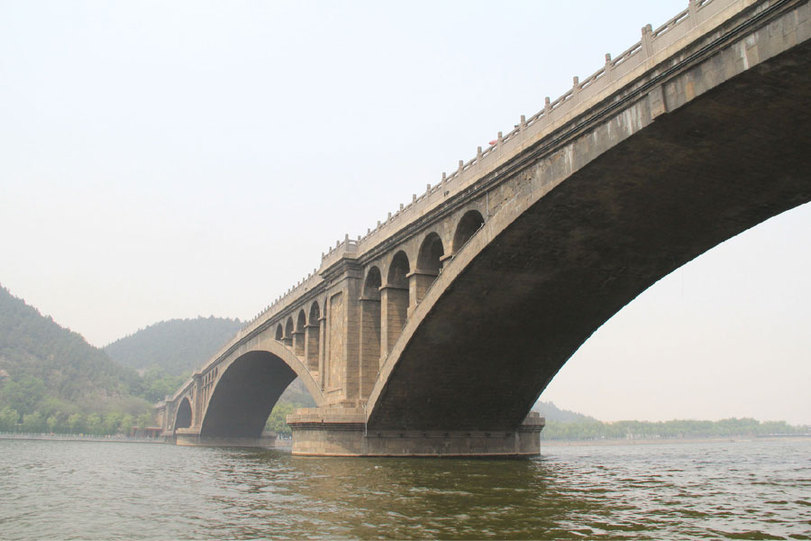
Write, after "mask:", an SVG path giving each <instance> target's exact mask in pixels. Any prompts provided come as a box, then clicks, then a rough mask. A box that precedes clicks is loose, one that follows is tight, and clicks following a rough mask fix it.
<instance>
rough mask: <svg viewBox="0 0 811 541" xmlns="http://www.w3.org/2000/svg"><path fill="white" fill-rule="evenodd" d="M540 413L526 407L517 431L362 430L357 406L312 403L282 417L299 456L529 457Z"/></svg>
mask: <svg viewBox="0 0 811 541" xmlns="http://www.w3.org/2000/svg"><path fill="white" fill-rule="evenodd" d="M544 423H545V421H544V418H543V417H541V416H540V415H539V414H538V413H536V412H531V413H530V414H529V415H528V416H527V418H526V419H525V420H524V422H523V423H522V424H521V425H520V426H519V427H518V429H517V430H503V431H495V430H494V431H488V432H485V431H471V430H460V431H414V430H404V431H398V430H387V431H376V430H367V427H366V424H365V413H364V412H363V411H362V410H359V409H337V408H312V409H302V410H297V411H296V412H295V413H293V414H292V415H289V416H288V417H287V424H288V425H290V428H291V429H292V430H293V451H292V452H293V454H294V455H298V456H343V457H364V456H392V457H395V456H401V457H409V456H410V457H529V456H537V455H539V454H540V452H541V430H543V427H544Z"/></svg>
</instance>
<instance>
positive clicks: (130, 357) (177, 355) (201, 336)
mask: <svg viewBox="0 0 811 541" xmlns="http://www.w3.org/2000/svg"><path fill="white" fill-rule="evenodd" d="M242 325H243V324H242V322H241V321H240V320H239V319H228V318H218V317H213V316H211V317H207V318H205V317H198V318H195V319H171V320H168V321H161V322H160V323H155V324H153V325H150V326H148V327H146V328H145V329H141V330H139V331H137V332H135V333H133V334H131V335H129V336H126V337H124V338H121V339H119V340H116V341H115V342H113V343H111V344H109V345H107V346H105V347H104V351H105V352H106V353H107V354H108V355H109V356H110V357H111V358H112V359H114V360H115V361H117V362H119V363H120V364H122V365H123V366H127V367H130V368H133V369H135V370H138V371H143V370H146V369H148V368H150V367H159V368H160V369H162V370H163V371H164V372H165V373H166V374H167V375H171V376H179V375H181V374H184V373H187V372H190V371H194V370H196V369H198V368H200V367H202V366H203V364H204V363H205V362H206V361H207V360H208V359H209V358H211V356H212V355H214V354H215V353H216V352H217V351H218V350H219V349H220V348H221V347H222V346H224V345H225V344H226V343H227V342H228V341H229V340H230V339H231V338H232V337H233V336H234V335H235V334H236V333H237V331H238V330H239V329H240V328H241V327H242Z"/></svg>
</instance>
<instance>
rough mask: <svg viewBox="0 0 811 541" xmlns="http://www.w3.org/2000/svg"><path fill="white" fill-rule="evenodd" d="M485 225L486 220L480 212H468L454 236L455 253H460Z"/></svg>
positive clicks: (460, 221)
mask: <svg viewBox="0 0 811 541" xmlns="http://www.w3.org/2000/svg"><path fill="white" fill-rule="evenodd" d="M483 225H484V218H483V217H482V215H481V213H480V212H479V211H478V210H469V211H467V212H466V213H465V215H464V216H462V219H461V220H459V224H458V225H457V226H456V233H454V235H453V253H456V252H458V251H459V249H460V248H461V247H462V246H464V245H465V243H466V242H467V241H469V240H470V237H472V236H473V234H474V233H476V231H478V230H479V229H480V228H481V227H482V226H483Z"/></svg>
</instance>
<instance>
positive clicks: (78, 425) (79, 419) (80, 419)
mask: <svg viewBox="0 0 811 541" xmlns="http://www.w3.org/2000/svg"><path fill="white" fill-rule="evenodd" d="M85 426H86V425H85V419H84V416H83V415H82V414H81V413H78V412H77V413H73V414H71V415H70V417H68V430H70V433H71V434H83V433H84V432H85V430H86V428H85Z"/></svg>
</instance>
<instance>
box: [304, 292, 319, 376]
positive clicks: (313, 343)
mask: <svg viewBox="0 0 811 541" xmlns="http://www.w3.org/2000/svg"><path fill="white" fill-rule="evenodd" d="M320 319H321V309H320V308H319V307H318V302H314V303H313V304H312V306H310V323H309V324H308V325H307V327H305V330H306V340H307V349H306V354H305V357H307V369H308V370H310V371H311V372H318V370H319V368H318V358H319V355H320V348H321V321H320Z"/></svg>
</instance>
